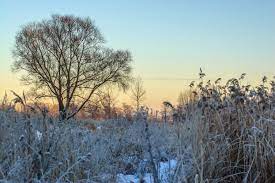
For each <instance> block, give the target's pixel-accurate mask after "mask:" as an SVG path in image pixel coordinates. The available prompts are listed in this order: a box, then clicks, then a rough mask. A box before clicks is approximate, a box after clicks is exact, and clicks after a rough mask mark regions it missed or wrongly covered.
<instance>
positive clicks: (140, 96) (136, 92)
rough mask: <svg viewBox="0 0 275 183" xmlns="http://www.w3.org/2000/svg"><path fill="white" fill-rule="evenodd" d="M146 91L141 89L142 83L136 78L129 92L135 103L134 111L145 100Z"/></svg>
mask: <svg viewBox="0 0 275 183" xmlns="http://www.w3.org/2000/svg"><path fill="white" fill-rule="evenodd" d="M145 94H146V91H145V89H144V88H143V82H142V80H141V78H137V79H136V80H135V81H134V83H133V87H132V90H131V98H132V100H133V101H134V102H135V106H136V110H137V111H138V110H139V108H140V105H141V102H143V101H144V100H145Z"/></svg>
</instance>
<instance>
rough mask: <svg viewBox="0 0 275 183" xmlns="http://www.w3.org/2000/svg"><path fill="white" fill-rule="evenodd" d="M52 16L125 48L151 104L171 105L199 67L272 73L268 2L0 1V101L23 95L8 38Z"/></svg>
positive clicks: (273, 34)
mask: <svg viewBox="0 0 275 183" xmlns="http://www.w3.org/2000/svg"><path fill="white" fill-rule="evenodd" d="M52 14H60V15H75V16H80V17H90V18H91V19H92V20H94V22H95V24H96V25H97V27H98V28H99V29H100V31H101V32H102V34H103V35H104V37H105V39H106V41H107V43H106V44H107V45H108V46H109V47H111V48H114V49H128V50H130V51H131V53H132V55H133V60H134V62H133V69H134V70H133V74H134V76H140V77H141V78H142V79H143V81H144V87H145V89H146V91H147V95H146V101H145V102H144V103H145V104H147V105H149V106H152V107H159V106H160V105H161V103H162V101H164V100H168V101H171V102H172V103H175V102H176V99H177V96H178V94H179V92H180V91H183V90H185V89H186V88H187V85H188V84H189V83H190V82H191V81H192V80H194V79H197V78H198V71H199V68H200V67H201V68H202V69H203V71H204V72H205V73H206V75H207V77H208V78H209V79H212V80H214V79H215V78H218V77H221V78H224V79H228V78H232V77H238V76H239V75H240V74H241V73H247V77H248V79H247V82H248V83H252V84H253V83H255V82H256V81H259V80H260V79H261V77H262V76H263V75H267V76H269V77H271V76H273V75H275V1H274V0H222V1H221V0H197V1H193V0H171V1H167V0H158V1H157V0H155V1H153V0H152V1H148V0H136V1H133V0H131V1H130V0H116V1H111V0H109V1H108V0H100V1H99V0H98V1H93V0H82V1H75V0H74V1H73V0H58V1H56V0H47V1H46V0H43V1H42V0H40V1H37V0H28V1H21V0H17V1H16V0H0V96H1V95H3V94H4V92H5V91H8V90H15V91H18V92H20V91H22V90H26V88H25V87H24V86H22V84H21V83H20V82H19V77H20V75H19V74H15V73H12V72H11V69H10V68H11V65H12V62H13V58H12V54H11V51H12V49H13V46H14V39H15V35H16V33H17V32H18V31H20V28H21V26H22V25H25V24H26V23H29V22H33V21H40V20H42V19H49V18H50V16H51V15H52ZM125 101H126V102H129V97H128V95H121V97H120V102H125Z"/></svg>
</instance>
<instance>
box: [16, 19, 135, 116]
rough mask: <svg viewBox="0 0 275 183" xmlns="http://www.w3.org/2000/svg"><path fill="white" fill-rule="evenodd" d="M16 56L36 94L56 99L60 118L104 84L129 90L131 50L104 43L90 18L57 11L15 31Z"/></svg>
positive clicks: (25, 78) (72, 112)
mask: <svg viewBox="0 0 275 183" xmlns="http://www.w3.org/2000/svg"><path fill="white" fill-rule="evenodd" d="M13 55H14V57H15V61H14V63H13V70H14V71H23V73H24V74H23V76H22V81H23V82H24V83H25V84H27V85H33V86H35V90H36V91H37V95H38V96H37V98H44V97H50V98H55V99H56V101H57V103H58V107H59V114H60V119H69V118H71V117H74V116H75V115H76V114H77V113H78V112H79V111H80V110H81V109H82V108H83V107H84V106H85V105H86V103H87V102H88V101H89V100H90V99H91V97H92V96H93V95H94V94H95V93H96V92H97V91H98V89H100V88H102V87H103V86H106V85H109V84H117V85H118V86H120V87H122V88H123V89H126V88H127V87H128V81H129V79H130V74H131V66H130V62H131V60H132V59H131V55H130V53H129V51H123V50H119V51H115V50H112V49H108V48H105V47H104V39H103V37H102V35H101V33H100V32H99V30H98V29H97V27H96V26H95V25H94V23H93V22H92V21H91V20H90V18H78V17H74V16H60V15H53V16H52V18H51V19H49V20H43V21H41V22H35V23H30V24H28V25H26V26H24V27H23V28H22V30H21V31H20V32H19V33H18V34H17V36H16V43H15V49H14V51H13ZM75 104H77V107H76V108H75V109H74V110H73V109H72V107H71V105H74V106H75Z"/></svg>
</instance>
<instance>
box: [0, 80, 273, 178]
mask: <svg viewBox="0 0 275 183" xmlns="http://www.w3.org/2000/svg"><path fill="white" fill-rule="evenodd" d="M243 77H244V75H242V76H241V78H239V79H231V80H229V81H228V82H226V83H225V84H221V83H220V82H221V81H220V79H218V80H216V81H215V82H214V83H211V82H203V79H202V78H201V81H202V82H201V83H191V84H190V91H189V92H187V94H186V97H185V100H184V102H182V103H181V104H179V105H177V106H173V105H172V104H170V103H169V102H164V107H165V109H166V110H165V112H166V113H165V118H155V117H154V115H152V114H151V113H150V110H149V109H148V108H146V107H141V109H140V110H139V111H138V112H136V113H133V114H132V119H131V120H129V119H127V118H126V117H123V116H122V117H118V118H114V119H110V120H104V121H95V120H92V119H85V120H81V119H77V118H76V119H69V120H63V121H62V120H61V121H60V120H59V119H56V118H55V117H52V116H51V115H49V114H48V113H47V111H43V110H38V109H35V108H34V109H32V110H30V107H29V106H27V105H26V104H24V103H23V104H22V105H23V109H24V110H23V111H21V112H16V111H15V109H14V106H12V105H7V103H4V102H3V104H2V106H1V112H0V180H1V181H2V182H6V181H7V182H29V181H32V182H175V183H176V182H201V183H202V182H255V183H256V182H274V181H275V166H274V165H275V84H274V82H273V81H270V80H268V79H267V78H263V81H262V84H261V85H259V86H257V87H252V86H242V84H241V83H242V79H243Z"/></svg>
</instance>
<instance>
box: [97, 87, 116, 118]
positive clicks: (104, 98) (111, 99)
mask: <svg viewBox="0 0 275 183" xmlns="http://www.w3.org/2000/svg"><path fill="white" fill-rule="evenodd" d="M113 93H114V91H113V90H112V88H110V87H108V88H106V90H105V92H103V93H102V95H101V96H100V97H101V100H100V103H101V106H102V108H103V111H104V117H105V118H106V119H110V118H112V117H113V113H114V112H115V111H114V109H115V105H116V97H115V95H114V94H113Z"/></svg>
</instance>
